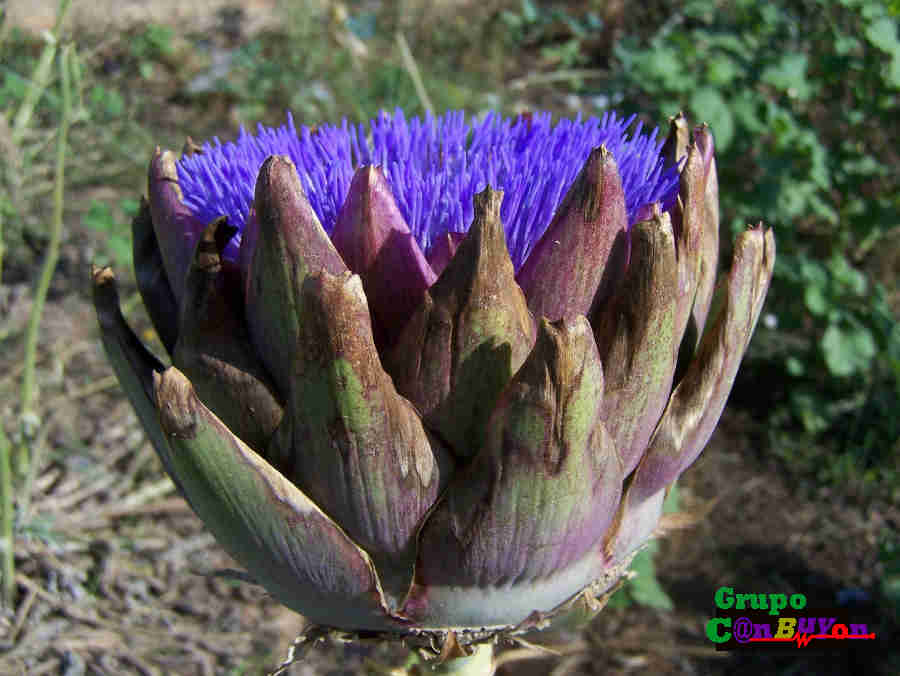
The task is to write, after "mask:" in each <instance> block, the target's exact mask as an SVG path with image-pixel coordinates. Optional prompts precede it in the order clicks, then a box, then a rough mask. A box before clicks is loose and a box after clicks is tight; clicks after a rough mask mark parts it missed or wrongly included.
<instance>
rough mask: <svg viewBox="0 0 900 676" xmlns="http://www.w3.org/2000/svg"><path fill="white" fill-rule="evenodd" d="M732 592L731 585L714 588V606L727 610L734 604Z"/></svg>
mask: <svg viewBox="0 0 900 676" xmlns="http://www.w3.org/2000/svg"><path fill="white" fill-rule="evenodd" d="M732 594H734V589H733V588H732V587H719V588H718V589H717V590H716V595H715V597H714V598H715V601H716V608H720V609H722V610H728V609H729V608H731V606H733V605H734V598H732Z"/></svg>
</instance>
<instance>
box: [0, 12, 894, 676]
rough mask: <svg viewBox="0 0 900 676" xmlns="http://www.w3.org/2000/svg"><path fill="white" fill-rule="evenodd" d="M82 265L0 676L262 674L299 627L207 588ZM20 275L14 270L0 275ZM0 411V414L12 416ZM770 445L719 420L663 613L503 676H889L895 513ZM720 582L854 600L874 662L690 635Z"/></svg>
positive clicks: (48, 402) (530, 659) (64, 306)
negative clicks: (770, 650)
mask: <svg viewBox="0 0 900 676" xmlns="http://www.w3.org/2000/svg"><path fill="white" fill-rule="evenodd" d="M275 4H276V0H244V1H243V2H239V3H237V2H233V1H232V2H226V1H225V0H205V1H201V0H197V1H195V2H191V3H177V2H170V1H169V0H165V1H164V2H163V1H160V2H152V3H139V2H130V1H124V0H120V1H118V2H116V1H114V0H94V1H93V2H77V1H76V2H74V3H73V10H72V15H71V21H72V22H73V25H76V26H77V25H83V24H88V25H93V26H96V25H98V22H104V21H110V22H119V21H121V22H124V23H128V24H131V23H134V22H135V21H138V22H140V21H150V20H152V21H158V22H165V23H172V22H174V23H179V22H194V25H196V24H197V23H199V24H202V22H205V21H214V19H211V18H210V17H213V16H214V15H215V13H216V12H217V11H218V10H219V9H221V8H222V7H224V6H226V5H228V6H234V5H242V6H244V7H245V9H246V10H247V16H248V17H253V21H259V22H263V23H264V22H265V21H267V20H268V18H269V17H271V16H273V15H272V13H271V9H272V7H273V6H274V5H275ZM55 7H56V2H55V1H54V0H31V1H29V2H24V1H21V0H16V1H15V2H10V3H9V4H8V11H9V20H10V22H11V23H12V24H13V25H21V26H24V27H27V28H28V29H29V30H33V31H40V30H42V29H44V28H48V27H50V26H51V25H52V23H53V16H54V12H55ZM211 25H212V24H211ZM253 29H255V28H254V27H253V26H251V30H253ZM90 255H91V252H90V250H89V248H86V247H82V246H79V245H78V243H77V242H74V243H69V244H68V245H67V246H66V247H64V249H63V257H62V260H61V262H60V266H59V274H58V275H57V277H56V279H55V280H54V282H53V286H52V291H51V296H50V299H49V301H48V306H47V309H46V310H45V315H44V317H45V319H44V323H43V327H42V333H41V344H40V348H39V375H40V378H41V380H40V383H39V384H40V387H41V397H42V401H43V405H42V411H44V412H45V416H44V419H43V420H42V421H41V423H42V424H41V426H40V429H41V432H40V434H41V436H40V437H39V438H38V443H37V444H36V446H37V447H39V448H42V449H44V450H43V456H42V457H41V458H40V459H39V462H40V467H41V471H40V472H39V473H38V475H37V476H36V478H35V481H34V485H33V487H32V492H31V495H32V497H31V500H30V503H29V504H28V505H27V506H26V511H27V514H26V516H27V523H28V524H29V525H28V528H27V530H26V531H25V532H24V533H23V534H22V535H21V537H19V538H18V540H17V542H16V565H17V571H18V572H17V578H16V581H17V584H18V589H19V598H18V603H17V605H16V607H15V608H14V609H6V610H5V611H4V613H3V614H2V615H0V674H34V675H37V674H65V675H66V676H77V675H80V674H184V675H186V676H193V675H194V674H197V675H204V676H206V675H211V674H258V673H266V671H267V670H270V669H272V668H273V667H275V666H276V665H277V664H278V663H279V662H280V660H281V659H282V658H283V656H284V655H285V654H286V652H287V649H288V647H289V645H290V643H291V641H292V640H293V638H294V637H295V636H296V635H297V633H298V632H299V631H300V630H301V629H302V628H303V626H304V621H303V619H302V618H301V617H299V616H298V615H296V614H294V613H292V612H291V611H288V610H286V609H284V608H282V607H281V606H279V605H278V604H276V603H275V602H273V601H272V600H271V599H269V598H268V597H267V596H266V595H265V593H264V592H262V591H261V590H260V589H259V588H257V587H254V586H252V585H247V584H242V583H238V582H235V581H233V580H232V579H229V578H228V577H223V576H219V575H216V574H215V573H216V571H221V570H226V569H231V568H235V567H236V566H235V564H234V563H233V562H232V561H231V560H230V559H229V558H228V556H227V555H226V554H225V553H224V552H223V551H222V550H221V548H220V547H219V546H218V545H217V544H216V542H215V541H214V540H213V538H212V536H211V535H209V533H208V532H207V531H206V529H205V527H204V526H203V524H202V523H201V522H200V521H199V520H198V519H197V518H196V517H195V516H194V515H193V513H192V512H191V511H190V509H189V508H188V507H187V506H186V504H185V503H184V501H183V500H182V499H181V498H180V497H179V496H178V495H177V493H176V491H175V488H174V486H173V485H172V483H171V481H170V480H169V479H168V478H166V477H165V475H164V473H163V472H162V469H161V467H160V465H159V462H158V460H157V459H156V457H155V455H154V453H153V451H152V449H151V448H150V446H149V445H148V444H147V443H146V441H145V440H144V438H143V435H142V433H141V431H140V426H139V423H138V421H137V418H136V416H135V414H134V413H133V411H132V410H131V407H130V405H129V404H128V403H127V402H126V401H125V399H124V398H123V397H122V395H121V392H120V391H119V389H118V385H117V383H116V382H115V379H114V377H113V376H112V372H111V369H110V367H109V366H108V364H107V361H106V358H105V355H104V354H103V351H102V347H101V346H100V343H99V340H98V338H97V327H96V321H95V318H94V315H93V309H92V307H91V306H90V304H89V293H88V286H89V284H88V273H87V270H88V265H89V263H90ZM8 265H10V264H8ZM11 265H12V266H14V265H15V264H14V262H13V263H11ZM28 277H29V275H27V274H25V273H24V271H21V270H19V271H15V270H14V271H12V273H11V274H9V275H6V277H5V278H6V279H23V278H28ZM134 293H135V292H134V289H131V288H125V289H123V300H124V301H126V304H128V305H130V306H133V307H134V308H135V309H134V310H133V312H132V313H131V314H130V316H129V319H130V321H131V322H132V324H133V325H134V326H136V327H137V329H138V332H139V334H141V335H143V336H144V337H145V338H152V332H150V331H149V330H148V329H149V323H148V322H147V320H146V317H145V316H144V315H143V314H142V311H141V309H140V307H139V304H135V303H133V302H132V301H133V300H134ZM30 294H31V285H30V284H27V283H19V284H14V285H10V284H7V285H6V286H2V287H0V324H2V325H3V326H4V328H5V330H8V331H11V332H15V331H17V330H19V329H20V328H21V326H23V325H24V322H25V321H26V319H27V316H28V311H29V309H30V302H31V300H30ZM154 347H156V348H157V353H158V354H161V350H160V349H158V348H159V346H158V345H156V346H154ZM21 363H22V351H21V346H20V345H18V346H16V347H15V348H14V349H11V350H8V351H6V352H5V353H2V354H0V392H4V393H5V392H8V391H12V388H13V386H14V384H15V382H16V379H17V378H18V376H19V374H20V373H21ZM13 400H14V397H10V398H9V401H6V400H5V399H4V400H0V418H5V419H10V418H8V416H12V415H13V412H12V409H11V405H12V401H13ZM765 436H766V430H765V427H764V424H763V423H761V422H760V421H757V420H753V419H751V418H750V417H749V415H748V414H746V413H742V412H740V411H737V410H730V409H729V410H726V412H725V415H724V416H723V419H722V422H721V424H720V425H719V428H718V430H717V431H716V433H715V435H714V436H713V438H712V440H711V442H710V444H709V446H708V447H707V449H706V451H705V452H704V454H703V455H702V456H701V459H700V460H699V461H698V462H697V463H696V465H695V466H694V467H693V468H692V469H691V470H690V471H689V472H688V473H687V474H686V476H685V477H684V479H683V480H682V481H681V483H680V491H681V501H682V508H683V509H685V510H686V511H688V512H690V513H692V514H704V515H705V518H703V519H701V520H700V521H699V523H698V524H697V525H695V526H694V527H692V528H690V529H687V530H684V531H679V532H676V533H674V534H672V535H671V536H669V537H668V538H667V539H666V540H664V541H663V543H662V547H661V550H660V553H659V555H658V557H657V561H656V563H657V566H658V571H659V577H660V580H661V583H662V585H663V587H664V588H665V590H666V591H667V592H668V594H669V595H670V596H671V598H672V600H673V602H674V610H672V611H661V610H654V609H650V608H647V607H642V606H639V605H634V604H633V605H630V606H628V607H627V608H610V609H607V610H606V611H604V612H603V613H601V615H600V616H599V617H598V618H597V619H596V620H595V622H594V623H593V624H592V625H591V626H590V627H589V628H588V629H586V630H585V631H583V632H580V633H575V634H563V635H560V636H558V637H555V640H554V645H555V646H556V648H557V649H558V651H559V652H560V653H561V654H560V655H557V656H550V657H547V656H544V654H543V653H529V654H527V655H524V654H523V653H522V651H521V650H519V649H518V648H516V647H514V646H513V647H509V649H510V650H511V651H512V650H514V651H515V652H509V653H508V654H507V656H506V657H505V658H504V659H505V660H510V661H509V662H508V663H507V664H505V665H504V666H503V667H502V669H501V671H500V672H499V673H501V674H507V675H509V674H513V673H515V674H516V675H517V676H529V675H531V674H534V675H535V676H537V675H541V674H550V673H553V674H581V675H594V674H607V675H625V674H719V675H723V676H724V675H726V674H728V675H732V674H747V675H748V676H749V675H750V674H753V675H756V674H769V673H773V674H774V673H780V674H800V673H811V674H884V675H887V674H893V673H896V669H897V664H898V662H897V661H896V657H895V658H892V659H891V658H890V656H889V655H888V648H887V647H888V646H890V645H891V643H895V642H896V641H898V640H900V635H898V623H897V618H896V617H895V616H894V615H893V614H892V611H890V610H889V609H887V608H885V607H883V606H879V605H878V604H877V591H876V590H877V586H878V582H879V580H880V576H881V574H882V572H883V571H882V569H881V563H880V562H879V559H878V542H879V537H880V535H881V534H882V533H883V532H884V531H885V530H886V529H891V530H896V529H897V527H898V524H900V514H898V512H897V510H896V509H895V508H893V507H891V506H888V505H885V504H882V503H879V502H877V501H873V500H871V499H868V498H867V497H866V496H864V495H862V494H857V493H856V492H854V490H853V489H852V487H847V489H846V490H842V491H840V492H838V491H837V490H835V489H831V490H828V489H815V488H811V487H809V486H805V485H798V484H797V483H796V481H794V480H791V479H789V478H788V477H786V476H785V475H784V473H783V471H782V469H781V467H780V465H779V464H778V463H777V462H776V461H774V460H773V459H772V458H770V457H768V456H767V454H766V453H765V451H764V450H763V449H765V447H766V444H765V443H764V440H765ZM722 585H729V586H733V587H735V588H736V589H737V590H740V591H748V592H782V593H787V594H791V593H795V592H799V593H803V594H805V595H806V596H807V598H808V599H809V605H810V607H815V606H817V605H818V606H835V605H837V603H838V601H839V599H841V598H842V597H844V596H847V595H848V594H849V595H851V596H855V597H857V598H858V599H860V600H859V603H862V604H863V609H864V612H865V613H866V616H867V617H870V618H871V621H870V624H869V626H870V628H871V629H873V630H874V631H876V632H877V634H878V641H877V643H878V649H873V648H872V646H870V645H861V646H859V647H856V648H855V649H854V650H852V651H848V652H846V653H844V654H842V655H840V656H824V657H823V656H816V655H809V656H807V655H805V654H804V655H801V656H795V657H790V658H779V659H774V658H763V657H759V656H754V655H745V654H740V655H739V654H729V653H720V652H716V651H715V650H714V648H713V645H712V643H710V641H709V640H708V639H707V638H706V635H705V629H704V627H705V622H706V620H707V619H709V618H710V617H712V616H713V615H712V613H713V610H714V608H713V594H714V593H715V590H716V589H717V588H719V587H720V586H722ZM854 590H858V592H857V591H854ZM859 643H866V644H868V643H869V642H859ZM810 652H812V651H810ZM402 655H403V651H402V649H401V648H400V647H397V646H368V645H364V646H358V645H324V646H319V647H316V648H315V649H313V650H312V651H311V652H310V653H309V654H308V656H307V657H306V659H305V660H304V661H303V662H301V663H298V664H296V665H294V666H293V667H292V668H291V670H290V671H289V673H290V674H293V675H294V676H301V675H303V676H313V675H318V676H321V675H324V674H328V675H329V676H337V675H342V674H360V673H364V670H365V668H366V667H365V665H366V663H367V660H371V661H375V662H378V663H382V664H396V663H398V662H399V661H400V658H401V657H402ZM514 656H518V657H522V659H521V660H516V661H512V657H514Z"/></svg>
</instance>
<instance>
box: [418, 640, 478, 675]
mask: <svg viewBox="0 0 900 676" xmlns="http://www.w3.org/2000/svg"><path fill="white" fill-rule="evenodd" d="M425 673H427V674H429V675H430V674H435V675H436V676H437V675H449V674H452V675H453V676H491V674H493V673H494V645H493V644H492V643H482V644H481V645H476V646H473V647H472V654H471V655H469V656H467V657H457V658H456V659H452V660H447V661H446V662H444V663H442V664H438V665H434V666H432V665H428V666H427V667H426V672H425Z"/></svg>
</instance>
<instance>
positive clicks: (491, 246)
mask: <svg viewBox="0 0 900 676" xmlns="http://www.w3.org/2000/svg"><path fill="white" fill-rule="evenodd" d="M502 199H503V193H502V192H501V191H497V190H491V189H490V188H486V189H485V190H484V191H482V192H481V193H478V194H477V195H476V196H475V199H474V204H475V218H474V221H473V223H472V226H471V227H470V228H469V231H468V233H467V234H466V237H465V239H464V240H463V241H462V242H461V243H460V245H459V248H458V250H457V251H456V254H455V255H454V257H453V259H452V260H451V261H450V263H449V264H448V265H447V267H446V268H445V269H444V271H443V272H442V273H441V276H440V277H439V278H438V280H437V281H436V282H435V283H434V285H433V286H432V287H431V288H430V289H429V290H428V291H427V293H426V294H425V300H424V302H423V303H422V304H421V305H420V306H419V308H418V309H417V310H416V312H415V313H414V314H413V316H412V318H411V319H410V320H409V322H408V323H407V325H406V326H405V327H404V330H403V332H402V333H401V335H400V337H399V339H398V341H397V343H396V345H395V346H394V347H393V348H392V349H391V350H390V351H389V352H388V354H387V355H386V357H385V365H386V369H387V370H388V372H389V373H390V374H391V376H392V377H393V379H394V382H395V383H396V385H397V389H398V391H399V392H401V393H402V394H403V395H404V396H406V397H408V398H409V399H410V401H412V402H413V404H415V406H416V407H417V408H418V409H419V411H421V412H422V415H423V417H424V418H425V420H426V422H427V424H428V425H429V427H430V428H431V429H434V430H435V431H436V432H437V433H438V434H440V435H441V437H442V438H443V439H445V440H447V442H448V443H449V445H450V446H451V447H452V449H453V451H454V452H455V453H456V454H457V455H460V456H470V455H471V454H472V453H474V452H475V450H476V449H477V447H478V445H479V444H480V441H481V437H482V435H483V432H484V424H485V423H486V421H487V416H488V414H489V413H490V409H491V406H492V405H493V402H494V400H495V398H496V397H497V395H498V394H499V393H500V391H501V390H502V389H503V387H504V386H505V385H506V383H507V382H509V379H510V378H511V377H512V374H513V373H515V371H516V369H518V367H519V366H520V365H521V364H522V362H523V361H524V360H525V357H526V356H527V354H528V351H529V350H530V349H531V345H532V344H533V342H534V324H533V320H532V318H531V315H530V313H529V312H528V307H527V305H526V302H525V296H524V295H523V294H522V290H521V289H520V288H519V287H518V285H517V284H516V282H515V277H514V271H513V265H512V261H511V260H510V257H509V251H508V249H507V248H506V234H505V230H504V228H503V223H502V222H501V220H500V205H501V203H502Z"/></svg>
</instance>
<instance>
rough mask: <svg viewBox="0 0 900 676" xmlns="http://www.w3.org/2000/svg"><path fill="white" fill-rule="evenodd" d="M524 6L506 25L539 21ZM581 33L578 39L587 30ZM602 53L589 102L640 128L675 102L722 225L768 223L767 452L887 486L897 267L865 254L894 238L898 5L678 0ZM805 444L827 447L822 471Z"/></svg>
mask: <svg viewBox="0 0 900 676" xmlns="http://www.w3.org/2000/svg"><path fill="white" fill-rule="evenodd" d="M528 7H530V5H528V3H523V11H522V12H521V14H520V15H518V18H517V21H518V24H520V25H523V26H528V27H535V26H540V18H539V16H538V15H535V14H534V13H533V12H530V11H526V9H527V8H528ZM585 25H586V22H585V21H581V23H580V26H581V27H582V28H581V29H580V31H579V32H576V33H573V35H574V36H575V37H576V38H577V39H582V40H586V39H588V38H589V37H590V35H591V32H590V31H588V33H587V35H585V31H584V26H585ZM522 35H523V38H522V39H526V38H525V36H526V35H527V32H523V33H522ZM773 45H778V48H777V49H773ZM612 51H613V54H614V58H613V60H612V61H611V63H610V68H609V71H608V74H607V75H606V77H603V78H600V79H599V80H595V81H592V82H591V86H592V88H593V90H592V89H588V88H586V87H583V92H584V93H586V94H590V93H592V91H596V93H597V95H602V96H604V97H607V98H611V99H612V100H613V102H614V103H616V105H618V106H620V107H623V108H625V109H631V110H643V111H646V112H647V113H648V116H649V117H650V119H656V116H657V115H673V114H675V113H676V112H678V111H679V110H680V109H682V108H685V107H686V108H687V109H689V110H690V111H691V112H692V113H693V115H695V116H696V117H697V118H699V119H703V120H707V121H708V122H709V123H710V125H711V127H712V128H713V129H714V130H715V133H716V147H717V152H719V153H721V157H722V158H723V160H722V162H721V165H720V167H721V171H720V185H721V191H722V206H723V222H724V223H725V224H727V225H728V226H730V227H732V228H734V227H736V226H737V224H739V223H743V222H745V219H746V218H748V217H750V215H751V214H756V215H762V218H763V219H764V220H765V221H766V222H772V223H775V224H776V228H778V230H779V234H780V242H781V244H780V246H781V251H782V252H784V255H783V256H779V261H778V264H777V265H776V270H775V283H774V288H773V293H772V299H771V302H770V304H769V306H768V311H769V313H770V316H769V324H768V326H769V329H768V330H763V331H761V332H760V335H759V337H758V339H757V341H756V342H755V344H754V347H753V349H752V350H751V359H753V360H754V361H755V362H756V363H757V365H758V367H760V368H762V365H763V363H765V362H768V363H770V364H772V365H773V366H774V369H769V372H770V373H773V374H777V376H775V377H777V378H778V381H779V382H778V383H777V385H776V386H774V387H771V388H766V389H767V390H769V391H770V392H772V395H771V398H770V399H769V400H768V401H765V402H759V408H760V411H761V413H762V415H765V416H766V417H768V418H769V420H770V421H771V422H774V423H775V425H774V426H773V427H772V434H773V447H774V448H775V449H776V450H777V452H779V453H781V454H783V455H784V456H785V457H786V458H787V459H789V460H792V461H797V467H798V468H800V471H805V470H809V471H816V472H818V473H820V474H821V475H822V476H823V478H825V479H826V480H829V481H833V480H838V479H840V478H844V477H847V476H856V477H863V478H877V477H885V476H894V469H893V463H891V462H890V459H891V458H892V457H894V454H895V453H896V452H897V451H898V450H900V448H898V442H897V439H898V436H900V424H898V421H897V417H896V415H895V413H894V412H892V408H893V407H892V406H891V405H890V404H889V403H887V402H891V401H893V402H896V401H897V399H898V397H900V369H898V362H897V358H896V355H897V354H900V343H898V340H900V329H898V322H897V315H896V311H897V309H898V307H900V296H898V295H897V292H896V287H897V280H898V277H897V273H896V271H894V272H890V266H881V267H882V268H888V273H887V274H884V273H882V274H881V275H880V276H879V274H878V269H877V266H875V265H873V264H872V261H873V259H874V258H876V257H877V255H880V254H882V253H883V250H885V249H887V248H889V247H893V248H894V251H895V252H896V251H897V247H898V246H900V244H898V240H900V222H898V219H897V214H898V213H900V171H898V170H897V159H896V144H895V143H894V140H895V139H896V138H897V137H898V136H900V119H898V116H897V114H896V111H897V110H898V108H900V100H898V98H900V39H898V34H897V20H896V8H895V7H893V6H889V5H887V4H885V3H883V2H880V1H878V0H841V1H840V2H838V1H835V0H778V1H776V2H772V3H758V2H752V1H750V0H739V1H737V2H718V3H709V2H693V1H689V2H685V3H684V4H682V5H680V6H678V7H674V8H667V10H666V12H664V13H663V12H661V11H660V10H659V9H657V10H656V13H655V14H654V10H653V9H649V10H644V13H643V14H640V13H635V18H633V23H631V24H627V25H626V30H625V37H623V38H622V39H621V40H619V41H618V42H616V43H615V45H614V46H613V50H612ZM620 101H621V103H620ZM651 111H652V112H651ZM890 289H894V291H892V293H893V296H892V295H891V294H890V293H889V292H888V291H889V290H890ZM798 425H799V426H800V429H801V430H802V431H803V432H804V434H800V435H798V434H797V433H796V431H795V430H796V428H797V426H798ZM811 439H815V440H817V441H818V442H821V443H824V444H826V445H829V446H830V447H831V448H832V450H834V451H836V452H837V455H834V454H832V455H831V456H829V459H828V460H826V461H825V462H823V461H822V458H821V457H820V456H821V454H820V453H818V452H813V451H810V450H808V449H810V448H813V446H812V445H811V444H810V443H809V441H810V440H811Z"/></svg>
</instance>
